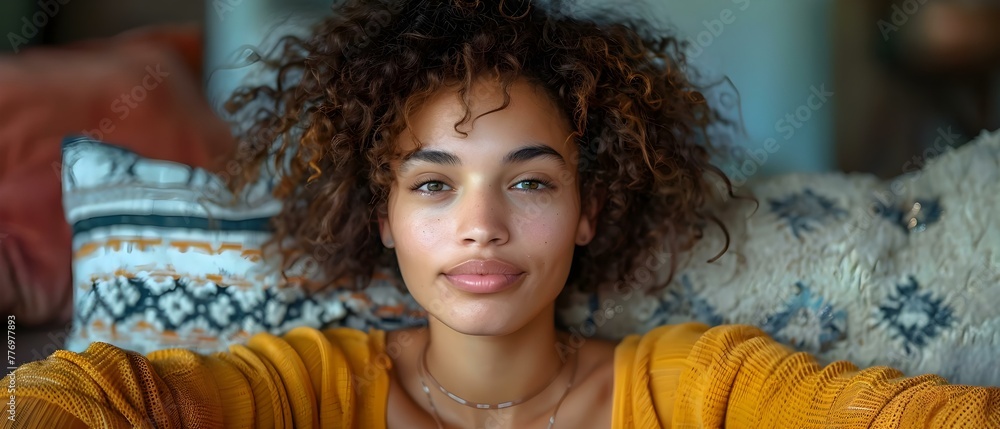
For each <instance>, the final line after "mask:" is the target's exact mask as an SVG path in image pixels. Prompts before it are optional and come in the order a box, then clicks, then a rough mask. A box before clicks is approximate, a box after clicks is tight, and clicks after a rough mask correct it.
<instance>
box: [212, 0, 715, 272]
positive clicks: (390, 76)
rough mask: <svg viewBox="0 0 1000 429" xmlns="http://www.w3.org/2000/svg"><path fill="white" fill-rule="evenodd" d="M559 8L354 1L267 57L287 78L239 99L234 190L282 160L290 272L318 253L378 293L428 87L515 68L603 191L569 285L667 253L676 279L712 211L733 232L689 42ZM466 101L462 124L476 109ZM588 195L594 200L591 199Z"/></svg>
mask: <svg viewBox="0 0 1000 429" xmlns="http://www.w3.org/2000/svg"><path fill="white" fill-rule="evenodd" d="M546 6H547V7H542V6H541V5H537V4H532V3H531V2H529V1H526V0H525V1H504V0H402V1H392V0H389V1H385V0H381V1H373V0H348V1H346V2H341V3H338V4H337V5H335V6H334V11H335V13H334V14H333V15H332V16H330V17H328V18H326V19H325V20H323V21H322V22H321V23H320V24H319V25H318V26H317V27H316V28H315V30H314V31H313V33H312V35H311V37H309V38H299V37H292V36H288V37H285V38H283V39H282V41H281V43H280V45H279V47H278V49H277V50H276V51H275V52H274V53H273V54H272V55H270V56H271V57H273V58H271V59H267V60H265V61H267V62H268V63H269V64H270V65H271V66H273V67H274V68H275V69H277V71H278V77H277V80H276V81H275V82H274V83H273V84H267V85H260V86H249V87H244V88H241V89H240V90H238V91H237V92H236V94H235V95H234V96H233V97H232V98H231V99H230V100H229V103H228V108H229V111H230V113H234V114H235V113H239V112H243V113H246V114H247V115H248V118H249V120H248V121H244V123H246V124H247V126H246V127H244V129H243V130H241V132H240V133H239V135H240V141H241V145H240V150H239V154H238V156H239V157H240V158H239V159H240V165H241V166H243V168H241V169H240V170H241V171H240V172H239V173H240V174H238V175H237V176H236V177H233V178H232V179H233V180H232V181H231V185H232V187H233V189H234V190H237V191H238V190H239V189H242V187H243V186H245V185H246V184H248V183H250V182H252V181H255V180H256V179H257V176H258V174H259V172H260V170H261V166H262V165H264V164H265V163H267V162H273V165H274V166H275V167H276V168H277V169H278V171H279V173H280V181H279V182H278V184H277V186H276V187H275V190H274V193H275V195H276V197H278V198H280V199H281V200H282V201H283V202H284V206H283V209H282V211H281V213H280V214H279V215H278V216H276V218H275V219H273V228H274V232H275V235H274V237H273V238H272V240H271V241H270V245H277V248H278V249H279V250H280V253H281V255H282V256H283V258H284V261H285V264H286V268H287V267H289V266H291V265H293V264H295V263H296V262H297V261H300V260H303V259H309V258H308V257H311V258H313V259H316V260H319V261H320V263H322V265H323V269H324V270H325V273H326V278H327V279H329V280H330V281H328V282H326V283H325V284H326V285H330V284H336V285H338V286H341V287H342V286H345V285H353V286H355V287H364V286H365V285H367V284H368V283H369V281H370V280H371V278H372V276H373V275H374V274H375V270H376V268H395V269H398V267H397V266H396V264H395V261H394V255H393V253H392V252H391V251H389V250H386V249H384V248H383V246H381V242H380V239H379V236H378V228H377V217H378V211H379V210H383V209H384V204H385V202H386V198H387V196H388V192H389V189H390V187H391V184H392V181H393V171H392V170H391V168H390V163H391V161H392V160H393V159H398V157H399V156H401V155H402V154H400V153H399V152H398V150H397V148H396V147H395V145H394V140H395V137H396V136H397V135H399V133H400V132H401V131H402V130H403V129H404V128H405V127H406V123H407V117H408V115H409V114H410V112H412V111H413V110H414V109H415V108H416V107H418V106H419V105H420V103H421V102H422V101H423V100H425V99H426V98H427V97H428V96H429V95H431V94H432V93H434V92H435V91H436V90H438V89H440V88H442V87H444V86H446V85H456V84H457V85H458V86H459V88H460V89H459V92H460V94H461V95H463V99H464V96H465V95H466V94H467V93H468V91H469V90H470V87H471V85H472V84H473V82H474V80H475V79H476V77H478V76H480V75H483V74H495V75H496V76H499V77H500V78H501V85H502V88H503V90H504V94H505V97H506V98H505V100H506V101H508V102H509V93H508V88H509V86H510V85H511V84H512V83H513V82H514V81H515V80H517V79H519V78H526V79H528V80H529V81H530V82H533V83H534V84H536V85H538V86H539V87H541V88H543V89H545V90H546V91H547V93H548V94H549V96H550V97H551V98H552V100H553V101H554V102H555V103H556V104H557V106H559V107H560V108H561V109H562V111H563V113H564V115H565V117H566V118H567V119H568V120H569V123H570V127H571V129H573V130H575V138H576V141H577V142H578V145H579V152H580V157H579V159H578V164H577V165H578V169H579V172H580V192H581V196H584V195H588V196H591V195H596V196H600V198H599V202H598V204H600V206H599V210H600V215H599V219H598V224H597V234H596V236H595V237H594V239H593V240H592V242H591V243H590V244H589V245H587V246H585V247H578V248H577V249H576V252H575V253H574V261H573V265H572V268H571V272H570V277H569V279H568V282H567V284H568V285H576V286H577V287H580V288H582V289H588V288H592V287H595V286H597V285H599V284H602V283H607V282H614V281H616V280H620V279H624V278H627V277H628V276H629V274H630V273H632V272H634V271H635V270H637V269H639V268H640V266H641V265H642V264H643V262H644V261H645V260H646V259H647V258H648V257H649V256H652V255H651V254H652V253H660V252H664V251H666V252H668V254H669V255H670V266H671V271H670V272H671V274H672V273H673V270H674V269H675V267H676V264H677V261H676V258H677V255H678V254H680V253H681V252H683V251H685V250H688V249H690V247H691V246H692V245H693V244H694V242H695V241H696V240H697V239H698V238H700V237H701V236H702V234H703V231H704V228H705V227H706V226H707V224H708V221H713V222H715V223H717V224H719V225H720V226H722V229H723V231H725V226H724V225H722V224H721V222H719V221H718V219H716V218H714V217H713V216H711V215H710V214H708V213H707V212H706V211H705V210H704V208H705V207H706V204H707V203H708V202H709V201H710V199H711V196H712V192H713V188H714V186H713V185H712V184H711V183H712V182H711V181H710V180H709V178H708V173H712V174H715V175H717V176H718V177H719V178H721V179H722V181H724V182H725V185H726V187H727V189H728V191H729V195H730V196H732V195H733V193H732V185H731V183H730V181H729V179H728V178H727V177H726V176H725V174H724V173H723V172H722V171H721V170H719V169H718V168H716V167H714V166H713V165H712V164H711V163H710V157H711V154H712V153H714V152H713V151H711V150H710V149H712V147H713V146H712V145H710V144H708V142H707V141H708V139H707V135H708V133H707V127H708V126H709V125H710V124H713V123H715V122H717V121H719V120H720V119H721V116H720V115H719V113H718V112H717V111H716V110H715V109H713V108H712V106H710V105H709V104H708V103H707V102H706V99H705V97H704V96H703V95H702V92H700V91H699V90H698V88H697V87H696V85H694V84H693V83H692V82H691V81H690V79H689V78H688V76H687V75H686V74H685V72H684V65H685V58H684V55H683V51H682V49H683V48H684V45H683V44H682V43H681V42H680V41H679V40H678V39H676V38H674V37H667V36H662V35H651V34H646V33H648V32H649V31H648V28H650V27H647V26H646V24H645V23H644V22H642V21H640V20H636V19H630V20H627V19H619V20H617V21H616V22H612V23H601V22H598V20H597V19H596V18H587V19H585V18H582V17H575V16H572V14H570V13H566V12H565V11H566V9H567V8H566V7H565V5H562V4H561V3H550V4H547V5H546ZM644 28H646V30H644ZM262 100H263V102H262ZM251 106H255V107H251ZM506 106H507V103H506V102H505V103H504V105H503V107H501V108H505V107H506ZM466 107H467V110H466V115H465V116H466V117H465V119H464V120H463V121H462V122H460V123H457V124H455V127H456V131H457V130H458V126H459V125H461V124H462V123H464V122H466V121H468V120H470V119H471V118H470V114H469V111H468V103H466ZM716 183H721V182H716ZM581 201H582V203H583V204H584V207H583V209H584V210H588V209H590V208H591V207H590V206H589V205H590V203H591V199H590V198H581ZM726 235H727V246H726V247H727V248H728V233H726ZM269 247H271V246H269ZM722 252H725V249H723V250H722ZM720 255H721V253H720ZM397 274H398V272H397Z"/></svg>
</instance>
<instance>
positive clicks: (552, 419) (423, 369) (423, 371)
mask: <svg viewBox="0 0 1000 429" xmlns="http://www.w3.org/2000/svg"><path fill="white" fill-rule="evenodd" d="M429 345H430V341H427V343H426V344H424V350H423V352H421V353H420V355H419V356H418V357H417V359H419V360H420V362H418V363H417V367H418V368H419V370H420V374H419V377H420V387H421V388H422V389H423V391H424V393H425V394H426V395H427V402H429V403H430V406H431V411H432V412H433V413H434V423H436V424H437V427H438V429H444V424H443V423H441V416H440V415H439V414H438V411H437V407H436V406H435V405H434V398H433V397H431V389H430V388H429V387H427V383H425V382H424V377H425V376H426V377H427V378H429V379H431V381H432V382H433V383H434V385H435V386H436V387H437V388H438V390H440V391H441V393H444V394H445V395H446V396H448V397H449V398H451V399H452V400H453V401H455V402H457V403H459V404H462V405H464V406H467V407H471V408H476V409H502V408H509V407H513V406H514V405H518V404H522V403H524V402H527V401H528V400H529V399H531V398H534V397H535V396H537V395H538V394H540V393H542V392H544V391H545V390H546V389H548V388H549V386H551V385H552V383H554V382H555V381H556V379H558V378H559V374H561V373H562V368H560V369H559V372H557V373H556V375H555V377H553V378H552V381H550V382H549V383H548V384H546V385H545V387H543V388H542V389H541V390H539V391H537V392H535V393H533V394H531V395H529V396H527V397H525V398H522V399H519V400H516V401H507V402H501V403H499V404H495V405H493V404H478V403H477V404H473V403H472V402H469V401H466V400H465V399H462V398H460V397H459V396H458V395H455V394H454V393H451V392H449V391H448V389H445V388H444V386H442V385H441V383H438V381H437V380H436V379H435V378H434V376H433V375H431V372H430V369H428V368H427V360H426V359H425V358H424V356H425V355H426V354H427V348H428V346H429ZM579 360H580V357H579V352H577V353H573V372H572V374H570V377H569V382H568V383H566V390H565V391H563V394H562V396H560V397H559V402H556V407H555V409H554V410H552V415H551V416H549V425H548V429H552V426H553V425H555V424H556V413H558V412H559V406H561V405H562V403H563V400H565V399H566V395H568V394H569V391H570V388H572V387H573V380H574V379H575V378H576V370H577V366H578V365H579Z"/></svg>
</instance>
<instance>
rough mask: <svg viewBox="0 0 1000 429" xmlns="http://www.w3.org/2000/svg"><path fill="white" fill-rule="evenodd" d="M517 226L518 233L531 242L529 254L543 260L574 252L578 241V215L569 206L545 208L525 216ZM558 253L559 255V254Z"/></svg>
mask: <svg viewBox="0 0 1000 429" xmlns="http://www.w3.org/2000/svg"><path fill="white" fill-rule="evenodd" d="M523 220H524V221H523V222H518V223H517V224H516V226H515V228H517V231H518V235H520V236H521V237H524V239H525V240H526V241H527V242H528V243H529V245H528V246H527V249H534V250H529V251H528V253H529V254H534V256H535V257H539V258H542V259H543V260H550V259H554V258H555V259H563V258H564V256H565V255H564V254H565V253H566V252H572V251H573V249H574V246H575V241H576V224H577V222H578V220H579V219H578V215H576V214H575V213H573V210H571V209H569V208H560V209H551V210H543V211H541V212H540V213H539V214H538V215H536V216H530V217H527V216H525V217H523ZM557 255H558V256H557Z"/></svg>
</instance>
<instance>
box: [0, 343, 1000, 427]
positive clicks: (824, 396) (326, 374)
mask: <svg viewBox="0 0 1000 429" xmlns="http://www.w3.org/2000/svg"><path fill="white" fill-rule="evenodd" d="M384 351H385V333H384V332H382V331H372V332H371V333H370V334H366V333H364V332H361V331H357V330H352V329H346V328H342V329H332V330H326V331H317V330H315V329H310V328H299V329H295V330H292V331H291V332H289V333H288V334H286V335H284V336H283V337H281V338H278V337H275V336H273V335H270V334H258V335H256V336H254V337H253V338H252V339H251V340H250V341H249V342H248V343H247V345H245V346H233V347H231V348H230V350H229V352H226V353H216V354H213V355H207V356H206V355H199V354H196V353H193V352H190V351H185V350H164V351H158V352H153V353H150V354H149V355H148V356H145V357H144V356H141V355H139V354H136V353H132V352H129V351H125V350H122V349H119V348H117V347H114V346H111V345H108V344H105V343H94V344H92V345H91V346H90V347H89V348H88V349H87V350H86V351H85V352H83V353H79V354H77V353H71V352H67V351H57V352H55V353H53V354H52V356H50V357H49V358H48V359H46V360H44V361H40V362H33V363H29V364H26V365H23V366H21V367H20V368H18V369H17V370H16V372H15V374H14V375H15V386H16V391H15V397H16V415H15V419H16V420H15V421H11V420H8V419H6V418H5V419H4V420H3V423H2V424H0V427H3V428H8V427H16V428H45V429H50V428H83V427H106V428H131V427H142V428H154V427H155V428H246V427H256V428H285V427H288V428H320V427H322V428H366V429H367V428H384V427H385V415H386V400H387V395H388V392H389V375H388V370H389V369H391V367H392V362H391V360H390V359H389V357H388V355H387V354H385V352H384ZM2 383H3V385H4V386H8V385H9V376H8V377H6V378H4V380H3V381H2ZM614 389H615V395H614V405H613V407H614V412H613V415H614V417H613V427H615V428H642V429H646V428H718V427H726V428H796V429H799V428H916V427H919V428H924V427H931V428H949V429H951V428H976V429H982V428H1000V389H997V388H983V387H969V386H953V385H947V384H946V383H945V381H944V380H943V379H941V378H940V377H936V376H932V375H925V376H918V377H909V378H903V377H902V374H900V373H899V372H898V371H896V370H893V369H890V368H885V367H876V368H869V369H865V370H858V369H857V368H856V367H855V366H853V365H851V364H849V363H846V362H836V363H833V364H831V365H828V366H826V367H820V366H819V365H818V364H816V362H815V361H814V360H813V359H812V358H811V357H810V356H809V355H807V354H804V353H795V352H794V351H792V350H789V349H788V348H786V347H785V346H783V345H781V344H778V343H776V342H774V341H773V340H771V339H770V338H768V337H767V336H766V334H764V333H763V332H762V331H760V330H759V329H757V328H753V327H749V326H740V325H732V326H720V327H716V328H711V329H709V328H708V327H707V326H705V325H702V324H697V323H688V324H683V325H671V326H664V327H660V328H657V329H655V330H653V331H650V332H649V333H647V334H645V335H642V336H638V335H632V336H629V337H627V338H626V339H625V340H623V341H622V343H621V344H619V346H618V347H617V349H616V351H615V385H614Z"/></svg>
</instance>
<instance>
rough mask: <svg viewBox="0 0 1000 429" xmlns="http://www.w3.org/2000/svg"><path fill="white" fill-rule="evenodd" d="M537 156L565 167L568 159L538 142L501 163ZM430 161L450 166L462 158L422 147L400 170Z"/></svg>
mask: <svg viewBox="0 0 1000 429" xmlns="http://www.w3.org/2000/svg"><path fill="white" fill-rule="evenodd" d="M535 158H550V159H554V160H556V161H558V162H559V164H560V165H562V166H563V167H565V166H566V160H565V159H564V158H563V157H562V155H560V154H559V152H556V150H555V149H552V147H550V146H548V145H545V144H541V143H536V144H532V145H529V146H523V147H520V148H518V149H515V150H513V151H511V152H510V153H508V154H507V155H505V156H504V157H503V160H501V161H500V162H501V164H503V165H510V164H518V163H522V162H528V161H530V160H533V159H535ZM420 161H423V162H429V163H431V164H440V165H449V166H456V167H457V166H460V165H462V160H461V159H459V158H458V157H457V156H455V154H453V153H451V152H445V151H441V150H427V149H420V150H418V151H415V152H412V153H410V154H408V155H407V156H405V157H404V158H403V162H402V163H401V164H400V165H399V172H400V173H404V172H406V170H407V169H409V168H410V166H411V165H412V164H413V163H415V162H420Z"/></svg>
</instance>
